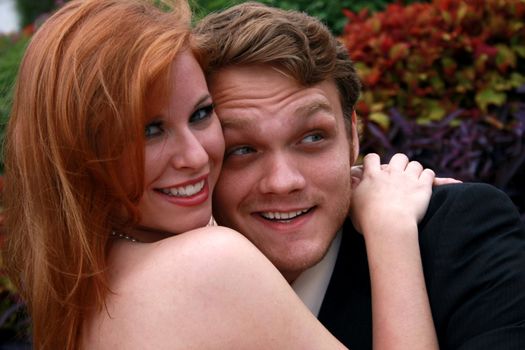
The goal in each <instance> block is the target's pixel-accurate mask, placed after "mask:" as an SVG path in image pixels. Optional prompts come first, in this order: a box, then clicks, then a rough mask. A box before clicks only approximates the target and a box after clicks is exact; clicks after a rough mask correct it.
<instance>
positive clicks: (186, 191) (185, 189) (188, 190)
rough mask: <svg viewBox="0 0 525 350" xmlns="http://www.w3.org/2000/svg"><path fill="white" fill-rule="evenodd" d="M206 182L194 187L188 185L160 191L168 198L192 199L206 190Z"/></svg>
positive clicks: (200, 182)
mask: <svg viewBox="0 0 525 350" xmlns="http://www.w3.org/2000/svg"><path fill="white" fill-rule="evenodd" d="M204 183H205V181H204V180H202V181H199V182H198V183H196V184H194V185H187V186H181V187H172V188H163V189H160V191H161V192H162V193H164V194H167V195H168V196H174V197H190V196H193V195H194V194H197V193H199V192H200V191H201V190H202V189H203V188H204Z"/></svg>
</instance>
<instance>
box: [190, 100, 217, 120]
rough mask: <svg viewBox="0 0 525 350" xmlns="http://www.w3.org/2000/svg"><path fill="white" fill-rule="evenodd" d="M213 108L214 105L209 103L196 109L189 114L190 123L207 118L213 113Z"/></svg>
mask: <svg viewBox="0 0 525 350" xmlns="http://www.w3.org/2000/svg"><path fill="white" fill-rule="evenodd" d="M214 108H215V107H214V105H213V104H209V105H207V106H204V107H202V108H199V109H197V110H196V111H195V112H193V114H192V115H191V116H190V123H198V122H200V121H202V120H205V119H207V118H209V117H210V116H211V114H212V113H213V110H214Z"/></svg>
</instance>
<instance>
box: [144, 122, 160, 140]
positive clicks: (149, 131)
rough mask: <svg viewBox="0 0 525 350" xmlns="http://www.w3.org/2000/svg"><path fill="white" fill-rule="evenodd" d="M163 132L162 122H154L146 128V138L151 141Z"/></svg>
mask: <svg viewBox="0 0 525 350" xmlns="http://www.w3.org/2000/svg"><path fill="white" fill-rule="evenodd" d="M163 131H164V130H163V128H162V122H160V121H156V122H152V123H149V124H148V125H146V126H145V127H144V136H145V137H146V139H150V138H152V137H155V136H159V135H160V134H162V132H163Z"/></svg>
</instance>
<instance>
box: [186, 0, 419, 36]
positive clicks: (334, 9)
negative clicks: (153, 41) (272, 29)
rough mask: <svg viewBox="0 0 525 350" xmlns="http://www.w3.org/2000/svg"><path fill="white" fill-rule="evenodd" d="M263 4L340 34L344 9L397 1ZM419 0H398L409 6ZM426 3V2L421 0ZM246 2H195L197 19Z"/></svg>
mask: <svg viewBox="0 0 525 350" xmlns="http://www.w3.org/2000/svg"><path fill="white" fill-rule="evenodd" d="M258 1H259V2H261V3H264V4H267V5H270V6H275V7H279V8H283V9H287V10H300V11H304V12H306V13H308V14H309V15H311V16H315V17H317V18H319V19H320V20H321V21H323V22H324V23H325V24H326V25H327V26H328V27H329V28H330V29H331V30H332V31H333V32H334V33H335V34H340V33H341V32H342V30H343V27H344V24H345V23H346V17H345V16H344V14H343V9H348V10H351V11H360V10H362V9H364V8H366V9H368V10H370V11H379V10H383V9H384V8H385V7H386V6H387V5H388V4H389V3H391V2H394V1H396V0H258ZM415 1H418V0H404V1H400V0H397V1H396V2H398V3H403V4H408V3H413V2H415ZM419 1H420V2H421V1H424V0H419ZM242 2H246V1H245V0H244V1H243V0H193V1H192V3H193V7H194V8H195V10H196V14H197V18H199V17H203V16H204V15H206V14H208V13H210V12H212V11H218V10H221V9H224V8H227V7H230V6H232V5H234V4H239V3H242Z"/></svg>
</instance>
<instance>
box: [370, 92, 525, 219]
mask: <svg viewBox="0 0 525 350" xmlns="http://www.w3.org/2000/svg"><path fill="white" fill-rule="evenodd" d="M521 90H523V91H524V92H525V88H523V87H522V88H521ZM463 112H464V111H463V110H456V111H454V112H453V113H450V114H449V115H448V116H446V117H445V118H443V119H442V120H440V121H436V122H431V123H428V124H424V125H421V124H418V123H417V122H416V121H414V120H411V119H408V118H406V117H404V116H403V115H401V113H400V112H399V111H398V110H396V109H395V108H393V109H391V110H390V112H389V114H390V121H391V125H390V127H389V129H388V130H384V129H382V128H380V127H379V126H378V125H377V124H375V123H373V122H370V121H368V122H367V121H366V120H365V121H364V129H363V131H364V132H363V135H362V140H361V150H362V153H363V154H365V153H369V152H375V153H379V154H380V155H382V157H383V158H384V159H383V161H387V160H388V159H390V157H391V156H392V155H394V154H395V153H397V152H402V153H405V154H407V155H408V157H409V158H410V159H413V160H417V161H419V162H420V163H422V164H423V165H424V166H425V167H429V168H431V169H433V170H434V171H435V172H436V174H437V175H438V176H443V177H454V178H457V179H460V180H463V181H474V182H475V181H480V182H487V183H491V184H493V185H495V186H496V187H499V188H500V189H502V190H504V191H505V192H506V193H507V194H508V195H509V196H510V197H511V199H512V200H513V201H514V203H515V204H516V206H517V207H518V210H519V211H520V212H521V213H522V218H524V219H525V103H524V102H520V101H518V102H512V103H508V104H506V105H504V106H501V107H499V108H494V109H493V110H492V111H491V113H490V114H491V117H492V119H494V118H496V119H497V120H498V121H501V125H507V124H508V122H509V121H513V122H512V123H511V125H512V127H496V126H495V125H494V123H489V122H487V121H484V118H479V119H478V120H474V119H472V118H462V114H463Z"/></svg>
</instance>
